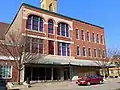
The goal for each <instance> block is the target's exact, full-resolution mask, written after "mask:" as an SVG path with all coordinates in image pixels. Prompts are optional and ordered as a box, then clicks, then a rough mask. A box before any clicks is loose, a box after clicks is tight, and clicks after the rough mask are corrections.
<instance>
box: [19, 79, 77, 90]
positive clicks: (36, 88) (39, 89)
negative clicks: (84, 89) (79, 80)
mask: <svg viewBox="0 0 120 90" xmlns="http://www.w3.org/2000/svg"><path fill="white" fill-rule="evenodd" d="M73 86H76V83H75V81H63V82H50V83H36V84H32V85H31V87H30V88H22V89H21V90H43V89H44V90H46V89H50V90H53V89H59V88H61V87H62V88H68V87H73Z"/></svg>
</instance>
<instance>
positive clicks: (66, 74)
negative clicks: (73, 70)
mask: <svg viewBox="0 0 120 90" xmlns="http://www.w3.org/2000/svg"><path fill="white" fill-rule="evenodd" d="M64 80H70V70H69V68H68V67H67V68H64Z"/></svg>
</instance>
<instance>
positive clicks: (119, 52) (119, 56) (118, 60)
mask: <svg viewBox="0 0 120 90" xmlns="http://www.w3.org/2000/svg"><path fill="white" fill-rule="evenodd" d="M112 59H113V60H114V63H115V64H116V66H117V68H118V69H117V70H118V75H119V76H120V72H119V67H120V49H118V48H116V52H115V53H114V54H113V55H112Z"/></svg>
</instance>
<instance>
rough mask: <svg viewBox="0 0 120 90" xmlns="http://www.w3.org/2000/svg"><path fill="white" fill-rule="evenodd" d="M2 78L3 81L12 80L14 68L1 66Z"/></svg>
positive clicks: (0, 75) (0, 73) (0, 74)
mask: <svg viewBox="0 0 120 90" xmlns="http://www.w3.org/2000/svg"><path fill="white" fill-rule="evenodd" d="M0 78H2V79H10V78H12V66H10V65H3V66H2V65H0Z"/></svg>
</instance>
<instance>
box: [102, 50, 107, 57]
mask: <svg viewBox="0 0 120 90" xmlns="http://www.w3.org/2000/svg"><path fill="white" fill-rule="evenodd" d="M105 56H106V55H105V50H102V58H105Z"/></svg>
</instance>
